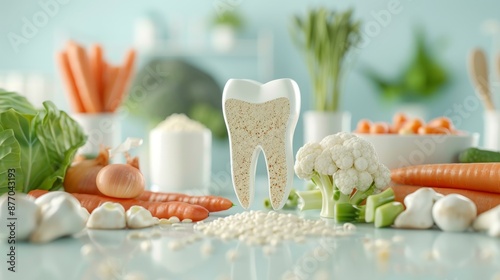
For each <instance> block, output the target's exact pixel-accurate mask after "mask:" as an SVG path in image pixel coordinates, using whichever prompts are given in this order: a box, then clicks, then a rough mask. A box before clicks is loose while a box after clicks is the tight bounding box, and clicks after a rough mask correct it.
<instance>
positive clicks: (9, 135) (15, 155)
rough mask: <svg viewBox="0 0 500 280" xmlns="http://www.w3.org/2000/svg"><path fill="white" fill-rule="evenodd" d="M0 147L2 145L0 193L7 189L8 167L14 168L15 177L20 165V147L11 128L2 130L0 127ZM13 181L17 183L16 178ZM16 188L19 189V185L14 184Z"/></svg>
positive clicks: (0, 151)
mask: <svg viewBox="0 0 500 280" xmlns="http://www.w3.org/2000/svg"><path fill="white" fill-rule="evenodd" d="M0 147H2V148H1V149H0V178H2V180H0V194H2V193H6V192H7V191H8V180H7V176H8V173H9V169H15V172H16V173H15V174H16V179H17V178H18V177H17V176H19V174H17V172H18V170H19V167H21V148H20V147H19V143H18V142H17V140H16V138H15V137H14V131H13V130H12V129H5V130H3V129H1V128H0ZM14 182H16V183H17V180H15V181H14ZM16 190H17V191H21V185H18V184H16Z"/></svg>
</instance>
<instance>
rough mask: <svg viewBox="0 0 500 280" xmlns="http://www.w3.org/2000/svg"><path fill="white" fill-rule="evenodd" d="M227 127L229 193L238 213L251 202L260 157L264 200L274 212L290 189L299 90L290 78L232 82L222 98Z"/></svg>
mask: <svg viewBox="0 0 500 280" xmlns="http://www.w3.org/2000/svg"><path fill="white" fill-rule="evenodd" d="M222 109H223V113H224V119H225V121H226V126H227V128H228V134H229V145H230V149H231V170H232V179H233V185H234V190H235V192H236V195H237V197H238V200H239V202H240V204H241V206H242V207H243V208H245V209H246V208H248V207H249V206H250V205H251V204H252V201H253V196H254V184H255V168H256V165H257V158H258V155H259V152H260V151H263V152H264V156H265V159H266V166H267V173H268V178H269V196H270V200H271V205H272V206H273V208H274V209H280V208H282V207H283V205H284V204H285V202H286V199H287V197H288V194H289V192H290V189H291V188H292V184H293V178H294V170H293V164H294V160H293V149H292V148H293V146H292V140H293V133H294V131H295V126H296V125H297V121H298V118H299V113H300V91H299V87H298V85H297V83H296V82H295V81H293V80H291V79H279V80H274V81H271V82H268V83H266V84H261V83H258V82H255V81H251V80H238V79H231V80H229V81H228V82H227V83H226V86H225V87H224V92H223V94H222Z"/></svg>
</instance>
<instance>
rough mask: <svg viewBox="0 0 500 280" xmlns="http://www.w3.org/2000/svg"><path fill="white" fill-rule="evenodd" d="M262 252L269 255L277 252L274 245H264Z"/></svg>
mask: <svg viewBox="0 0 500 280" xmlns="http://www.w3.org/2000/svg"><path fill="white" fill-rule="evenodd" d="M262 252H263V253H264V255H266V256H269V255H272V254H274V253H275V252H276V248H275V247H274V246H264V247H263V248H262Z"/></svg>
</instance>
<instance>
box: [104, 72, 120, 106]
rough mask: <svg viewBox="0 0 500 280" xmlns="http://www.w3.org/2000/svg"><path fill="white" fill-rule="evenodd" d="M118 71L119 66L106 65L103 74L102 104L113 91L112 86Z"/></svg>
mask: <svg viewBox="0 0 500 280" xmlns="http://www.w3.org/2000/svg"><path fill="white" fill-rule="evenodd" d="M118 73H120V67H118V66H113V65H108V66H107V67H106V73H105V75H104V83H105V86H104V93H103V100H104V101H103V102H104V103H103V104H106V103H107V101H108V100H109V98H110V96H111V92H112V91H113V87H114V85H115V83H116V79H117V77H118Z"/></svg>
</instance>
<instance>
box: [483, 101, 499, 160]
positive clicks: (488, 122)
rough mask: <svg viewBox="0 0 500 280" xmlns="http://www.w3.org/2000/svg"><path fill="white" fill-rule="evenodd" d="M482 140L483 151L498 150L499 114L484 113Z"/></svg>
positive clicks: (497, 112) (496, 112)
mask: <svg viewBox="0 0 500 280" xmlns="http://www.w3.org/2000/svg"><path fill="white" fill-rule="evenodd" d="M483 135H484V140H483V146H484V148H485V149H488V150H493V151H499V150H500V112H499V111H491V110H486V112H484V133H483Z"/></svg>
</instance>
